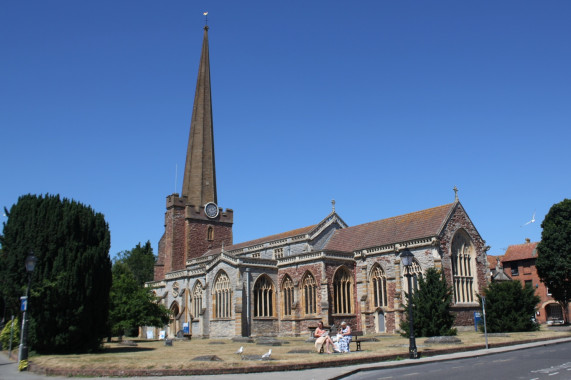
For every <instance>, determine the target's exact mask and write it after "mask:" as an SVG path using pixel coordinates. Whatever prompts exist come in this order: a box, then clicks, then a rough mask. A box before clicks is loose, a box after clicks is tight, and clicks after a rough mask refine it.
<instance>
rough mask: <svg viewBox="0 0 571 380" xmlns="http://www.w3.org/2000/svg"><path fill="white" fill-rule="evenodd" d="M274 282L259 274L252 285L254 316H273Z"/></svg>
mask: <svg viewBox="0 0 571 380" xmlns="http://www.w3.org/2000/svg"><path fill="white" fill-rule="evenodd" d="M275 294H276V293H275V290H274V283H273V282H272V280H271V279H270V278H269V277H268V276H266V275H261V276H260V277H259V278H258V280H257V281H256V284H255V285H254V317H273V316H274V304H275V302H274V300H275Z"/></svg>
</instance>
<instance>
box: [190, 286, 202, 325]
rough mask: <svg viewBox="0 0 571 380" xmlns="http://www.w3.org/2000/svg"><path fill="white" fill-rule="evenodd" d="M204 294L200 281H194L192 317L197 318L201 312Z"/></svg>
mask: <svg viewBox="0 0 571 380" xmlns="http://www.w3.org/2000/svg"><path fill="white" fill-rule="evenodd" d="M203 294H204V288H203V287H202V284H201V283H200V281H196V284H195V285H194V289H193V290H192V302H191V305H192V317H193V318H198V316H199V315H200V313H201V312H202V296H203Z"/></svg>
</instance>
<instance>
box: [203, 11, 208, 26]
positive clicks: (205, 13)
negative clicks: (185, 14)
mask: <svg viewBox="0 0 571 380" xmlns="http://www.w3.org/2000/svg"><path fill="white" fill-rule="evenodd" d="M203 15H204V27H205V28H208V12H204V13H203Z"/></svg>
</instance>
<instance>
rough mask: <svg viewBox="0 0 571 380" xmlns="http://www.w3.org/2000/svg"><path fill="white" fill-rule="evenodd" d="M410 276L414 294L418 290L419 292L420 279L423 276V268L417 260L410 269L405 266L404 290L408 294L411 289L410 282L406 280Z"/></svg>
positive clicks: (414, 260)
mask: <svg viewBox="0 0 571 380" xmlns="http://www.w3.org/2000/svg"><path fill="white" fill-rule="evenodd" d="M408 274H410V275H411V279H410V281H411V284H412V292H413V293H414V292H415V291H416V290H418V278H419V277H420V276H422V268H421V266H420V264H419V263H418V261H416V259H413V261H412V265H411V266H410V267H405V266H403V280H402V284H403V287H402V288H403V289H404V291H405V292H406V293H408V292H409V291H410V289H409V288H408V280H407V278H406V276H407V275H408Z"/></svg>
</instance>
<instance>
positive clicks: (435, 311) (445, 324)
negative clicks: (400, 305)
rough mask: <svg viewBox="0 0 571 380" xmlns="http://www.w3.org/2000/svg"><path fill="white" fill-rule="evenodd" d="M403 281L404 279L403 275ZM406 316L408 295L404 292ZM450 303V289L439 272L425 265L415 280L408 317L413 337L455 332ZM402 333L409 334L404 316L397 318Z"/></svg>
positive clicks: (453, 333) (407, 323)
mask: <svg viewBox="0 0 571 380" xmlns="http://www.w3.org/2000/svg"><path fill="white" fill-rule="evenodd" d="M405 280H406V278H405ZM405 298H406V300H407V302H406V306H405V309H406V315H407V316H408V315H409V307H411V305H409V304H408V294H406V297H405ZM451 306H452V289H451V288H450V287H449V286H448V284H447V283H446V279H445V278H444V276H443V275H442V273H441V271H439V270H437V269H435V268H429V269H428V270H427V271H426V273H425V275H424V276H420V278H419V279H418V289H417V290H416V291H414V293H413V294H412V316H413V323H414V333H415V336H448V335H456V329H453V328H452V325H453V324H454V315H452V314H451V313H450V307H451ZM400 328H401V330H403V334H402V335H403V336H409V322H408V319H405V320H403V321H401V324H400Z"/></svg>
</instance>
